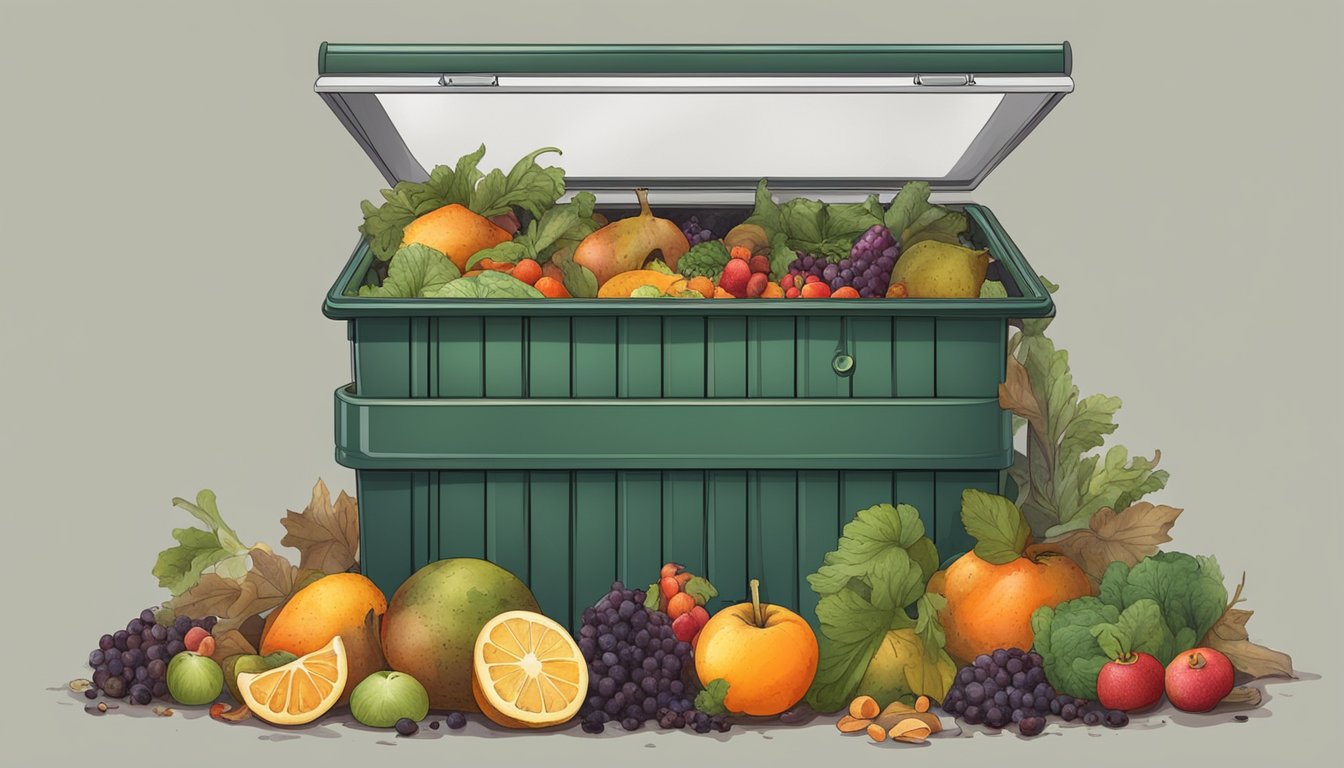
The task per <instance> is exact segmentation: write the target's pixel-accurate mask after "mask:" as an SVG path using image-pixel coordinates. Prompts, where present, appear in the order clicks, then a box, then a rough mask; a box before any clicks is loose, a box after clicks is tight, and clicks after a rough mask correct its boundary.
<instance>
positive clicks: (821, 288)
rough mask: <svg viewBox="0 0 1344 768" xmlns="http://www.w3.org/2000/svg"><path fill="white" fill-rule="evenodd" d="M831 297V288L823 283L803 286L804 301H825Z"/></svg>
mask: <svg viewBox="0 0 1344 768" xmlns="http://www.w3.org/2000/svg"><path fill="white" fill-rule="evenodd" d="M830 296H831V287H830V286H829V285H827V284H825V283H808V284H807V285H804V286H803V298H804V299H827V298H830Z"/></svg>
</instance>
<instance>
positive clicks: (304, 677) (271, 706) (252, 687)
mask: <svg viewBox="0 0 1344 768" xmlns="http://www.w3.org/2000/svg"><path fill="white" fill-rule="evenodd" d="M348 676H349V665H348V663H347V662H346V658H345V643H344V642H343V641H342V640H341V636H340V635H337V636H335V637H333V638H332V639H331V642H329V643H327V644H326V645H325V646H323V647H322V648H319V649H318V650H316V651H313V652H312V653H310V654H308V655H306V656H300V657H299V658H297V659H295V660H294V661H291V662H290V663H288V664H286V665H284V666H283V667H276V668H275V669H269V670H266V671H265V672H257V673H252V672H244V673H242V674H240V675H238V690H239V692H240V693H242V694H243V703H244V704H246V705H247V708H248V709H250V710H252V714H254V715H256V716H257V717H259V718H261V719H262V720H265V721H266V722H268V723H273V724H275V725H303V724H304V723H311V722H312V721H314V720H316V719H317V718H319V717H321V716H322V715H324V714H326V712H327V710H329V709H331V708H332V707H333V706H335V704H336V700H337V699H339V698H340V697H341V691H344V690H345V683H346V678H347V677H348ZM585 685H586V683H585Z"/></svg>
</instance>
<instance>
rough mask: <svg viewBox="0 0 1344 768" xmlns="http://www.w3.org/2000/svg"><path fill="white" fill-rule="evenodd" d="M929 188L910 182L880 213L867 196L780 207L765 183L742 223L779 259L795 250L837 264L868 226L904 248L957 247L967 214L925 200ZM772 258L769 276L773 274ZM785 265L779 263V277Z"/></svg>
mask: <svg viewBox="0 0 1344 768" xmlns="http://www.w3.org/2000/svg"><path fill="white" fill-rule="evenodd" d="M929 193H930V189H929V185H928V183H926V182H922V181H913V182H910V183H908V184H906V185H905V186H903V187H901V189H900V192H898V193H897V194H896V196H895V197H894V198H892V201H891V205H890V206H888V208H887V209H886V210H885V211H884V210H882V206H881V204H879V203H878V201H877V195H869V196H868V197H867V198H865V199H864V200H863V202H859V203H823V202H821V201H818V200H809V199H807V198H802V197H799V198H794V199H792V200H789V201H788V202H786V203H784V204H782V205H780V204H778V203H776V202H775V201H774V198H773V197H772V196H771V194H770V190H769V188H768V187H767V185H766V180H765V179H762V180H761V181H760V183H759V184H757V186H756V207H755V208H754V209H753V210H752V213H751V216H749V217H748V218H747V220H746V222H744V223H746V224H756V225H758V226H759V227H760V228H761V229H763V230H765V233H766V235H767V236H768V237H769V238H770V242H771V244H772V246H776V248H775V250H776V251H780V249H781V248H782V252H780V253H778V254H777V255H778V257H779V258H784V256H785V253H787V259H788V261H792V260H793V259H794V258H795V257H794V254H793V251H802V252H805V253H810V254H813V255H821V256H825V257H826V259H827V260H828V261H832V262H838V261H840V260H841V259H844V258H847V257H848V256H849V252H850V249H851V248H852V247H853V246H854V241H855V240H857V239H858V238H859V236H860V235H862V234H863V233H864V232H867V231H868V229H869V228H871V227H874V226H876V225H879V224H881V225H883V226H885V227H886V228H887V229H889V230H891V233H892V235H893V236H895V237H896V238H897V239H899V240H900V242H901V248H902V249H903V250H904V249H908V248H909V247H910V246H912V245H914V244H915V243H917V242H919V241H920V240H926V239H936V240H941V241H943V242H948V243H952V244H958V243H959V242H960V239H959V236H960V235H961V234H962V233H963V232H965V231H966V228H967V226H968V223H967V220H966V215H965V214H963V213H960V212H958V211H953V210H950V209H948V208H945V207H943V206H941V205H934V204H932V203H930V202H929ZM775 256H776V255H775V254H772V259H771V261H772V268H771V276H772V277H774V278H775V279H778V277H777V276H775V270H774V268H773V262H774V260H775ZM787 268H788V262H787V261H786V262H785V263H784V265H783V270H782V271H781V272H780V274H781V275H782V274H783V272H784V271H787Z"/></svg>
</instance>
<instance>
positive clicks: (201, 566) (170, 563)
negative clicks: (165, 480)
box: [151, 489, 250, 597]
mask: <svg viewBox="0 0 1344 768" xmlns="http://www.w3.org/2000/svg"><path fill="white" fill-rule="evenodd" d="M173 506H175V507H178V508H180V509H184V510H186V511H187V512H189V513H191V515H192V516H193V517H195V518H196V519H197V520H200V521H201V522H202V523H203V524H204V525H205V528H204V529H202V528H174V529H173V532H172V536H173V538H174V539H175V540H176V541H177V545H176V546H173V547H169V548H168V549H165V550H163V551H162V552H160V553H159V556H158V559H157V560H156V561H155V563H154V567H153V569H152V571H151V572H152V573H153V574H154V575H155V576H156V577H158V579H159V586H161V587H165V588H167V589H168V591H169V592H171V593H172V595H173V596H174V597H176V596H177V595H180V594H182V593H183V592H186V591H187V590H188V589H190V588H192V587H193V586H195V585H196V584H197V582H199V581H200V580H201V574H203V573H205V572H207V571H213V572H217V573H219V574H220V575H221V576H223V577H224V578H239V577H240V576H242V575H243V574H244V573H246V572H247V553H248V550H249V549H250V548H249V547H247V546H245V545H244V544H243V542H242V541H241V540H239V538H238V534H237V533H235V532H234V530H233V529H232V528H230V527H229V526H228V524H227V523H225V522H224V519H223V518H222V517H220V514H219V506H218V504H217V503H216V499H215V494H214V492H213V491H210V490H208V489H207V490H203V491H201V492H200V493H198V494H196V503H194V504H193V503H192V502H190V501H187V500H186V499H182V498H176V497H175V498H174V499H173Z"/></svg>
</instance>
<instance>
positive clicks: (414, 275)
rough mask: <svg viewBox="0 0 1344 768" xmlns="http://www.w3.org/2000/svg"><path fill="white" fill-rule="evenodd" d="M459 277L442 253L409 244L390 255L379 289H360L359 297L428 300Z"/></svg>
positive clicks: (365, 286)
mask: <svg viewBox="0 0 1344 768" xmlns="http://www.w3.org/2000/svg"><path fill="white" fill-rule="evenodd" d="M461 276H462V273H461V272H460V271H458V269H457V265H456V264H454V263H453V260H452V259H450V258H448V257H447V256H445V255H444V254H443V252H442V251H438V250H435V249H434V248H430V247H429V246H427V245H422V244H420V243H412V244H411V245H407V246H403V247H401V248H399V249H397V252H396V253H395V254H393V256H392V261H390V262H389V263H388V265H387V279H385V280H383V284H382V285H378V286H369V285H363V286H360V288H359V295H360V296H374V297H380V298H400V299H410V298H419V297H421V296H431V295H434V294H436V293H438V292H439V290H440V289H442V288H443V286H445V285H447V284H448V283H450V282H452V281H453V280H456V279H457V278H459V277H461Z"/></svg>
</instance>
